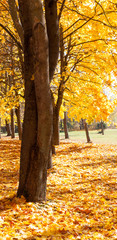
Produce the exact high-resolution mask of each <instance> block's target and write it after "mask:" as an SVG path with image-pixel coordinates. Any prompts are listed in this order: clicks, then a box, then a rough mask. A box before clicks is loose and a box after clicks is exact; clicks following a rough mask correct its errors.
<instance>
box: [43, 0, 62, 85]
mask: <svg viewBox="0 0 117 240" xmlns="http://www.w3.org/2000/svg"><path fill="white" fill-rule="evenodd" d="M45 17H46V25H47V33H48V39H49V76H50V81H51V80H52V78H53V75H54V71H55V68H56V65H57V61H58V54H59V23H58V16H57V1H56V0H45Z"/></svg>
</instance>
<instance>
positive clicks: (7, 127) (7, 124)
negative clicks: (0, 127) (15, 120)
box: [6, 120, 11, 136]
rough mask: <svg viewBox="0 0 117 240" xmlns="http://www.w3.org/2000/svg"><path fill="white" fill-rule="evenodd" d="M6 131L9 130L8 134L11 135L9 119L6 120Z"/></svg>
mask: <svg viewBox="0 0 117 240" xmlns="http://www.w3.org/2000/svg"><path fill="white" fill-rule="evenodd" d="M6 131H7V136H11V127H10V124H9V123H8V121H7V120H6Z"/></svg>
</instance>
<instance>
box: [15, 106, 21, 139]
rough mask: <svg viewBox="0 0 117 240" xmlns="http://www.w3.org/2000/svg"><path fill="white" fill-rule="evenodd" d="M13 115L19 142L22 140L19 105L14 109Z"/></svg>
mask: <svg viewBox="0 0 117 240" xmlns="http://www.w3.org/2000/svg"><path fill="white" fill-rule="evenodd" d="M15 114H16V117H17V125H18V134H19V140H21V139H22V124H21V119H20V105H19V106H18V108H16V109H15Z"/></svg>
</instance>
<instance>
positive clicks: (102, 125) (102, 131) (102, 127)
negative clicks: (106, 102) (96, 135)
mask: <svg viewBox="0 0 117 240" xmlns="http://www.w3.org/2000/svg"><path fill="white" fill-rule="evenodd" d="M101 133H102V135H104V124H103V121H102V120H101Z"/></svg>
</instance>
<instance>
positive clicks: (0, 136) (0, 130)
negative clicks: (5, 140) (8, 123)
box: [0, 117, 1, 139]
mask: <svg viewBox="0 0 117 240" xmlns="http://www.w3.org/2000/svg"><path fill="white" fill-rule="evenodd" d="M0 139H1V117H0Z"/></svg>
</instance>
